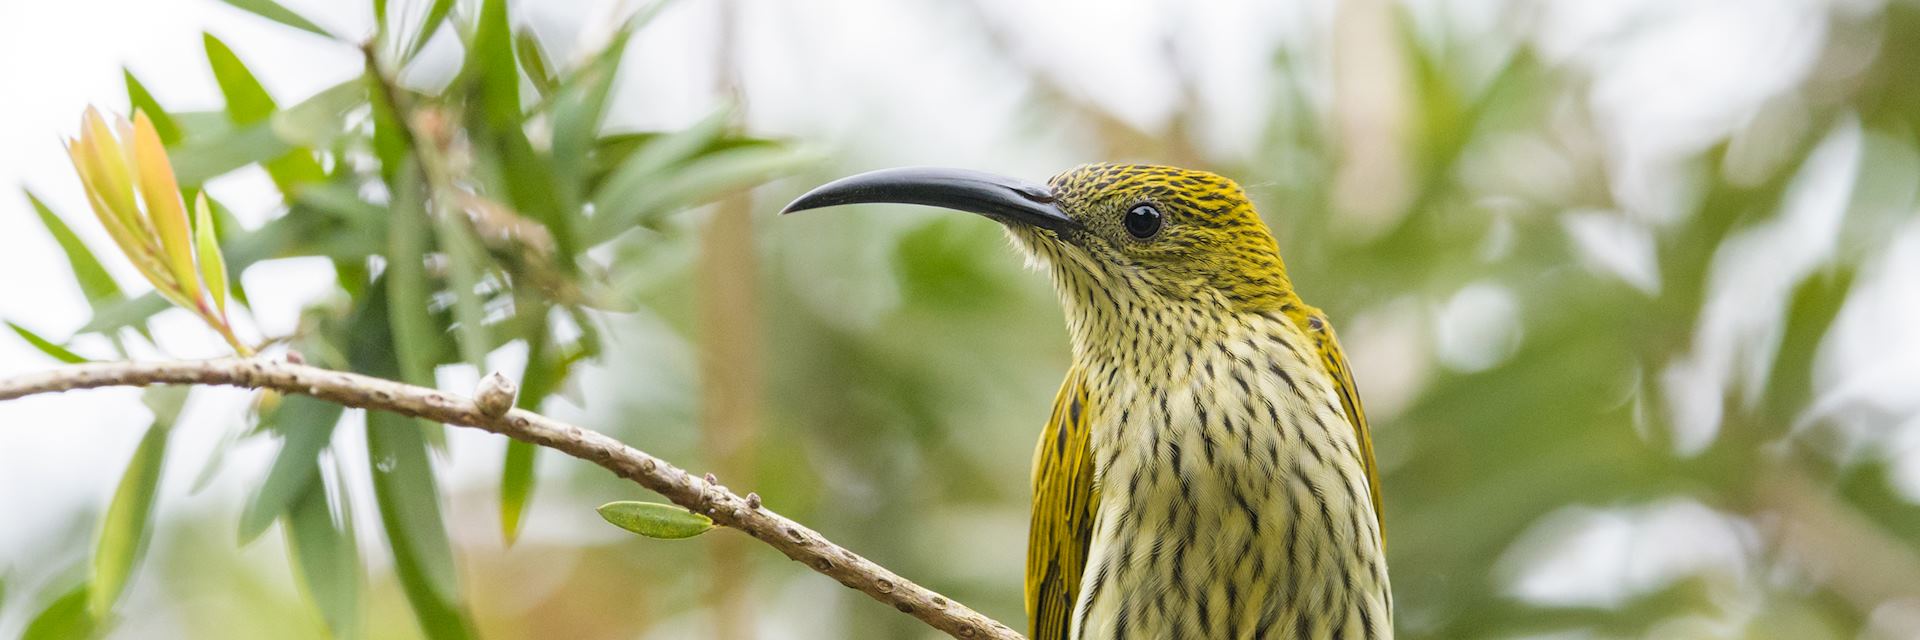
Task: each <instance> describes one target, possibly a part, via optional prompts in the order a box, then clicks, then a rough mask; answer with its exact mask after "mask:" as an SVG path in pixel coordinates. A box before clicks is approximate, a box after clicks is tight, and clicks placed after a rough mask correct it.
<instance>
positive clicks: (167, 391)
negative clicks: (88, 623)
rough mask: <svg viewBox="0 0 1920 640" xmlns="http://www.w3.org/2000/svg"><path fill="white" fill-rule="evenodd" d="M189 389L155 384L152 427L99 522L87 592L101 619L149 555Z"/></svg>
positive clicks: (93, 610) (150, 402)
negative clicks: (170, 448) (157, 501)
mask: <svg viewBox="0 0 1920 640" xmlns="http://www.w3.org/2000/svg"><path fill="white" fill-rule="evenodd" d="M186 396H187V389H186V388H184V387H154V388H150V389H148V391H147V393H146V396H145V399H146V402H147V406H148V407H149V408H151V409H152V410H153V425H152V426H150V427H148V428H147V435H146V436H145V437H142V438H141V439H140V445H139V446H138V447H137V448H135V449H134V451H133V458H132V459H131V460H129V461H128V462H127V468H126V471H125V472H123V473H122V474H121V476H120V486H119V488H118V489H115V490H114V493H113V502H112V503H111V504H109V505H108V506H107V515H106V518H105V519H104V520H102V521H101V523H100V538H99V540H98V544H96V545H95V547H94V551H93V579H92V580H91V581H90V582H91V583H92V585H93V587H92V589H91V590H90V591H89V592H88V596H87V610H88V611H89V612H90V613H91V614H92V615H93V617H94V618H96V619H105V618H106V617H107V615H108V614H109V613H111V612H112V610H113V605H114V603H115V602H117V601H118V600H119V599H120V594H121V592H123V591H125V590H126V587H127V584H128V583H130V582H132V580H133V572H134V570H135V569H137V568H138V567H139V566H140V560H141V558H142V557H143V556H144V555H146V551H147V544H148V543H149V542H150V541H151V540H152V538H153V531H152V528H151V526H150V525H151V524H152V522H153V505H154V498H155V496H156V495H157V494H158V490H159V486H160V471H161V469H162V468H164V467H165V465H166V457H167V436H168V435H169V434H170V433H171V432H172V430H173V421H174V418H176V417H178V416H179V414H180V407H181V406H182V405H183V404H185V402H186Z"/></svg>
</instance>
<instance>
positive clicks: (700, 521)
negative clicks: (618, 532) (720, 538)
mask: <svg viewBox="0 0 1920 640" xmlns="http://www.w3.org/2000/svg"><path fill="white" fill-rule="evenodd" d="M597 511H599V512H600V517H601V518H605V519H606V521H607V522H610V523H613V526H616V527H620V528H622V529H626V530H628V531H632V532H634V533H637V534H640V535H643V536H646V537H649V538H657V539H660V540H679V539H682V538H691V537H694V536H697V535H700V534H702V533H706V532H707V530H708V529H712V528H713V519H712V518H708V517H706V516H703V515H700V514H698V513H694V512H692V511H688V510H686V509H682V508H680V507H679V506H676V505H671V504H660V503H658V502H636V501H632V500H626V501H621V502H609V503H606V504H603V505H600V508H599V509H597Z"/></svg>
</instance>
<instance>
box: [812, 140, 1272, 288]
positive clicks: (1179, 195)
mask: <svg viewBox="0 0 1920 640" xmlns="http://www.w3.org/2000/svg"><path fill="white" fill-rule="evenodd" d="M871 202H888V203H903V204H919V205H928V206H935V207H944V208H948V209H955V210H959V211H966V212H970V213H976V214H980V215H982V216H985V217H987V218H991V219H993V220H995V221H998V222H1000V223H1001V224H1003V225H1005V226H1006V227H1007V229H1008V231H1009V233H1010V234H1011V235H1012V236H1013V238H1014V239H1015V241H1016V242H1017V243H1018V244H1020V245H1021V247H1022V248H1024V249H1025V250H1026V251H1027V252H1028V254H1029V255H1031V256H1033V257H1035V258H1037V259H1039V260H1040V261H1041V262H1043V263H1045V264H1047V265H1049V266H1050V268H1051V270H1052V271H1053V274H1054V280H1055V284H1056V285H1057V286H1058V288H1059V289H1060V291H1061V295H1062V297H1063V298H1065V299H1066V303H1067V305H1068V307H1069V311H1070V313H1076V312H1077V313H1078V314H1085V315H1092V316H1106V315H1109V314H1112V313H1116V312H1119V313H1127V314H1128V315H1132V314H1137V313H1147V314H1151V313H1152V312H1154V311H1156V310H1172V309H1186V310H1197V311H1202V312H1207V313H1236V312H1241V313H1262V312H1267V311H1272V310H1275V309H1278V308H1280V307H1281V306H1283V305H1285V304H1287V303H1289V302H1292V301H1293V300H1294V297H1293V296H1294V294H1293V291H1292V286H1291V284H1290V283H1289V282H1288V280H1287V275H1286V268H1285V266H1284V265H1283V263H1282V262H1281V260H1280V251H1279V249H1278V247H1277V246H1276V245H1275V244H1274V240H1273V235H1272V234H1271V233H1269V232H1268V231H1267V226H1266V224H1265V223H1263V222H1261V220H1260V216H1259V214H1258V213H1256V212H1255V211H1254V208H1253V203H1252V202H1251V201H1249V200H1248V199H1247V195H1246V192H1244V191H1242V190H1241V188H1240V186H1239V185H1237V184H1235V183H1234V182H1233V181H1232V180H1228V179H1226V178H1224V177H1221V176H1218V175H1215V174H1212V173H1207V172H1204V171H1193V170H1188V169H1180V168H1176V167H1166V166H1156V165H1139V164H1090V165H1082V166H1079V167H1075V168H1073V169H1069V170H1067V171H1065V172H1063V173H1061V174H1059V175H1056V176H1054V177H1053V179H1052V180H1050V181H1048V183H1047V184H1045V185H1040V184H1034V183H1028V182H1023V181H1020V180H1015V179H1012V178H1005V177H1001V176H996V175H992V174H987V173H980V172H976V171H966V170H960V169H935V168H904V169H883V170H880V171H873V172H869V173H863V174H860V175H856V176H852V177H848V178H842V179H840V180H836V181H834V182H830V183H827V184H826V185H822V186H821V187H819V188H816V189H814V190H813V191H810V192H808V193H806V194H805V195H802V196H800V197H799V198H798V199H796V200H794V201H793V203H792V204H789V205H787V208H786V210H785V211H784V212H785V213H792V212H795V211H803V210H807V209H817V208H821V207H829V206H835V205H842V204H857V203H871ZM1086 319H1101V318H1086Z"/></svg>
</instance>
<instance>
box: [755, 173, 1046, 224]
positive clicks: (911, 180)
mask: <svg viewBox="0 0 1920 640" xmlns="http://www.w3.org/2000/svg"><path fill="white" fill-rule="evenodd" d="M877 202H888V203H896V204H918V205H926V206H929V207H941V208H945V209H953V210H956V211H965V212H968V213H977V214H980V215H982V216H986V217H988V218H991V219H993V220H995V221H998V222H1000V223H1001V224H1021V225H1026V226H1032V227H1039V228H1041V229H1046V230H1049V231H1052V232H1054V233H1061V232H1064V231H1068V230H1071V229H1078V228H1079V227H1080V223H1078V222H1075V221H1074V220H1073V219H1072V218H1069V217H1067V214H1066V212H1065V211H1061V210H1060V207H1059V206H1058V205H1057V204H1056V203H1055V202H1054V197H1053V192H1052V191H1051V190H1049V189H1047V187H1046V186H1044V185H1038V184H1033V183H1030V182H1023V181H1020V180H1015V179H1013V178H1007V177H1002V176H997V175H993V174H991V173H984V172H980V171H969V170H966V169H942V168H936V167H906V168H900V169H881V170H879V171H869V172H866V173H862V174H859V175H855V176H848V177H845V178H841V179H839V180H835V181H833V182H829V183H826V184H824V185H820V186H819V187H817V188H815V189H814V190H812V191H808V192H807V193H806V194H804V195H801V196H800V197H799V198H797V199H795V200H794V201H793V203H792V204H788V205H787V208H786V209H782V210H781V211H780V213H783V214H786V213H793V212H795V211H806V210H808V209H819V208H821V207H832V206H838V205H843V204H863V203H877Z"/></svg>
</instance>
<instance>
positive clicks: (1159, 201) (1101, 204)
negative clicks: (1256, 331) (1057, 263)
mask: <svg viewBox="0 0 1920 640" xmlns="http://www.w3.org/2000/svg"><path fill="white" fill-rule="evenodd" d="M1049 188H1050V190H1051V191H1052V194H1053V196H1054V197H1055V198H1056V199H1057V202H1058V203H1059V205H1060V207H1061V209H1063V210H1065V211H1066V213H1067V215H1068V216H1070V217H1072V218H1073V219H1074V220H1075V221H1076V222H1078V223H1079V225H1080V227H1081V228H1082V229H1083V231H1082V234H1084V236H1086V237H1083V238H1081V242H1079V243H1077V244H1080V245H1081V246H1082V248H1083V249H1084V250H1086V251H1087V252H1088V253H1089V254H1091V255H1092V256H1093V257H1095V258H1097V259H1100V260H1101V261H1102V262H1105V263H1107V268H1109V269H1121V270H1128V271H1130V272H1131V273H1130V274H1129V275H1132V276H1135V277H1129V278H1127V279H1128V280H1129V281H1143V282H1145V283H1148V284H1150V285H1151V286H1155V287H1157V288H1159V289H1161V290H1162V293H1164V294H1167V295H1171V296H1187V297H1190V296H1193V295H1196V294H1199V293H1203V292H1201V291H1199V290H1197V288H1198V287H1199V286H1206V287H1209V288H1211V289H1212V290H1214V291H1217V292H1218V293H1219V294H1220V296H1221V298H1222V299H1224V300H1226V301H1227V302H1228V303H1229V304H1230V305H1232V306H1234V307H1236V308H1238V309H1241V310H1247V311H1267V310H1272V309H1275V308H1278V307H1280V306H1281V305H1284V304H1286V303H1287V302H1289V301H1291V300H1292V298H1293V290H1292V285H1291V283H1289V282H1288V280H1287V275H1286V267H1285V265H1284V263H1283V262H1282V261H1281V259H1280V250H1279V248H1278V246H1277V245H1276V244H1275V243H1274V240H1273V234H1272V233H1270V232H1268V230H1267V225H1266V223H1264V222H1262V221H1261V219H1260V215H1259V213H1258V212H1256V211H1255V210H1254V207H1253V203H1252V201H1251V200H1249V199H1248V198H1247V194H1246V192H1245V191H1244V190H1242V189H1241V188H1240V185H1238V184H1235V183H1234V181H1232V180H1229V179H1227V178H1225V177H1222V176H1219V175H1216V174H1213V173H1208V172H1205V171H1195V170H1191V169H1181V168H1178V167H1169V166H1159V165H1144V164H1113V163H1102V164H1089V165H1082V166H1079V167H1075V168H1073V169H1069V170H1067V171H1065V172H1062V173H1060V174H1059V175H1057V176H1054V177H1053V179H1052V180H1051V181H1050V182H1049ZM1136 277H1137V280H1136Z"/></svg>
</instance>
